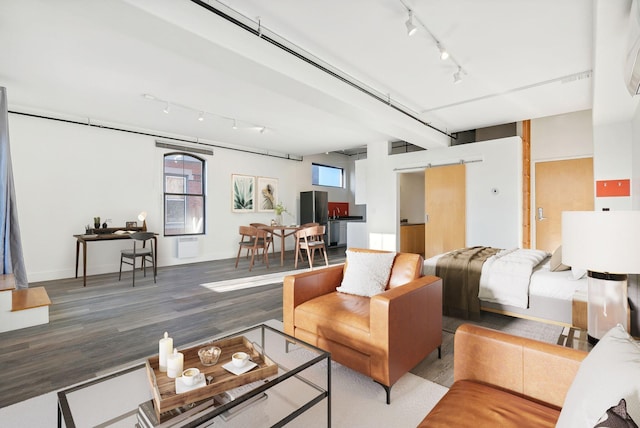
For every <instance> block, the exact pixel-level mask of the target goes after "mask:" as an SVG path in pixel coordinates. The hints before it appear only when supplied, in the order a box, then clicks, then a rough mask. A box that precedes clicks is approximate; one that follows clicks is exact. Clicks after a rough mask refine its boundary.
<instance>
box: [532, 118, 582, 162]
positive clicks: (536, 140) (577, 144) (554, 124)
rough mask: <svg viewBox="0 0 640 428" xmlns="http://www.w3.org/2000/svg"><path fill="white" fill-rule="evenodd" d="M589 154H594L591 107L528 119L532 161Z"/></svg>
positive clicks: (578, 156)
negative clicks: (589, 108) (529, 121)
mask: <svg viewBox="0 0 640 428" xmlns="http://www.w3.org/2000/svg"><path fill="white" fill-rule="evenodd" d="M589 156H593V125H592V119H591V110H583V111H578V112H574V113H567V114H559V115H557V116H549V117H543V118H540V119H532V120H531V161H532V163H533V162H536V161H549V160H560V159H571V158H580V157H589ZM532 166H533V165H532Z"/></svg>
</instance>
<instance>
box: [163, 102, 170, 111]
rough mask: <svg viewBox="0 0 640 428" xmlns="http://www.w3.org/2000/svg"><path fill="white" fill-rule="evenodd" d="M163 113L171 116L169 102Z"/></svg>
mask: <svg viewBox="0 0 640 428" xmlns="http://www.w3.org/2000/svg"><path fill="white" fill-rule="evenodd" d="M162 111H163V112H165V113H166V114H169V111H170V106H169V101H167V105H166V106H165V107H164V109H162Z"/></svg>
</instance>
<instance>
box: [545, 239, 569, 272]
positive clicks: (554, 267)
mask: <svg viewBox="0 0 640 428" xmlns="http://www.w3.org/2000/svg"><path fill="white" fill-rule="evenodd" d="M569 269H571V267H569V266H567V265H565V264H562V245H560V246H559V247H558V248H556V250H555V251H554V252H553V254H552V255H551V261H550V264H549V270H550V271H551V272H561V271H563V270H569Z"/></svg>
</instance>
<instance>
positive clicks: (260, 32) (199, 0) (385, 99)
mask: <svg viewBox="0 0 640 428" xmlns="http://www.w3.org/2000/svg"><path fill="white" fill-rule="evenodd" d="M191 1H192V2H193V3H195V4H197V5H199V6H201V7H203V8H204V9H206V10H208V11H209V12H211V13H214V14H216V15H217V16H219V17H221V18H223V19H225V20H227V21H229V22H231V23H233V24H235V25H237V26H238V27H240V28H242V29H243V30H245V31H248V32H250V33H252V34H254V35H256V36H258V37H260V38H261V39H262V40H264V41H266V42H268V43H270V44H272V45H273V46H276V47H278V48H280V49H282V50H283V51H285V52H287V53H289V54H291V55H293V56H295V57H296V58H298V59H300V60H302V61H304V62H306V63H307V64H309V65H312V66H314V67H316V68H317V69H319V70H321V71H323V72H325V73H327V74H329V75H331V76H332V77H334V78H336V79H338V80H340V81H342V82H344V83H346V84H347V85H349V86H351V87H353V88H355V89H357V90H359V91H360V92H362V93H364V94H366V95H368V96H370V97H371V98H373V99H375V100H377V101H380V102H382V103H383V104H385V105H387V106H389V107H391V108H393V109H394V110H396V111H398V112H400V113H402V114H404V115H406V116H407V117H410V118H411V119H413V120H415V121H416V122H418V123H420V124H421V125H424V126H426V127H428V128H430V129H433V130H434V131H437V132H439V133H441V134H443V135H446V136H447V137H449V138H453V139H456V137H455V136H454V135H452V134H449V133H448V132H445V131H443V130H441V129H438V128H436V127H435V126H433V125H431V124H429V123H428V122H426V121H424V120H422V119H421V118H420V117H418V113H414V112H412V111H410V109H409V108H408V107H405V106H402V105H400V104H399V103H393V102H391V98H390V96H388V95H383V94H380V93H377V91H375V90H374V89H372V88H367V87H365V85H364V84H362V83H361V82H356V80H355V79H353V78H351V77H347V75H346V73H343V72H338V71H336V70H332V69H331V68H330V67H329V66H328V65H324V64H321V63H320V60H316V59H313V58H311V57H310V55H309V56H307V55H303V54H302V53H300V52H298V51H296V50H294V49H292V48H291V47H289V46H287V45H285V44H284V43H282V42H280V41H278V40H276V39H275V38H274V37H271V36H269V35H268V34H265V28H264V27H263V25H262V23H261V22H260V21H258V26H257V28H253V27H252V26H251V25H248V24H247V23H245V22H243V21H241V20H239V19H238V18H236V17H233V16H231V15H230V14H228V13H226V12H224V11H222V10H221V9H218V8H216V7H213V6H211V4H209V3H208V2H206V1H203V0H191ZM211 3H212V2H211ZM225 7H227V8H229V7H228V6H225ZM229 9H230V10H232V9H231V8H229ZM234 12H235V11H234ZM235 13H238V12H235ZM252 22H253V21H252ZM278 37H279V36H278ZM283 40H284V38H283Z"/></svg>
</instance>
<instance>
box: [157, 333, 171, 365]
mask: <svg viewBox="0 0 640 428" xmlns="http://www.w3.org/2000/svg"><path fill="white" fill-rule="evenodd" d="M172 351H173V339H172V338H170V337H169V333H167V332H166V331H165V332H164V337H163V338H162V339H160V341H159V342H158V356H159V359H160V361H159V366H160V371H161V372H166V371H167V356H168V355H170V354H171V352H172Z"/></svg>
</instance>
